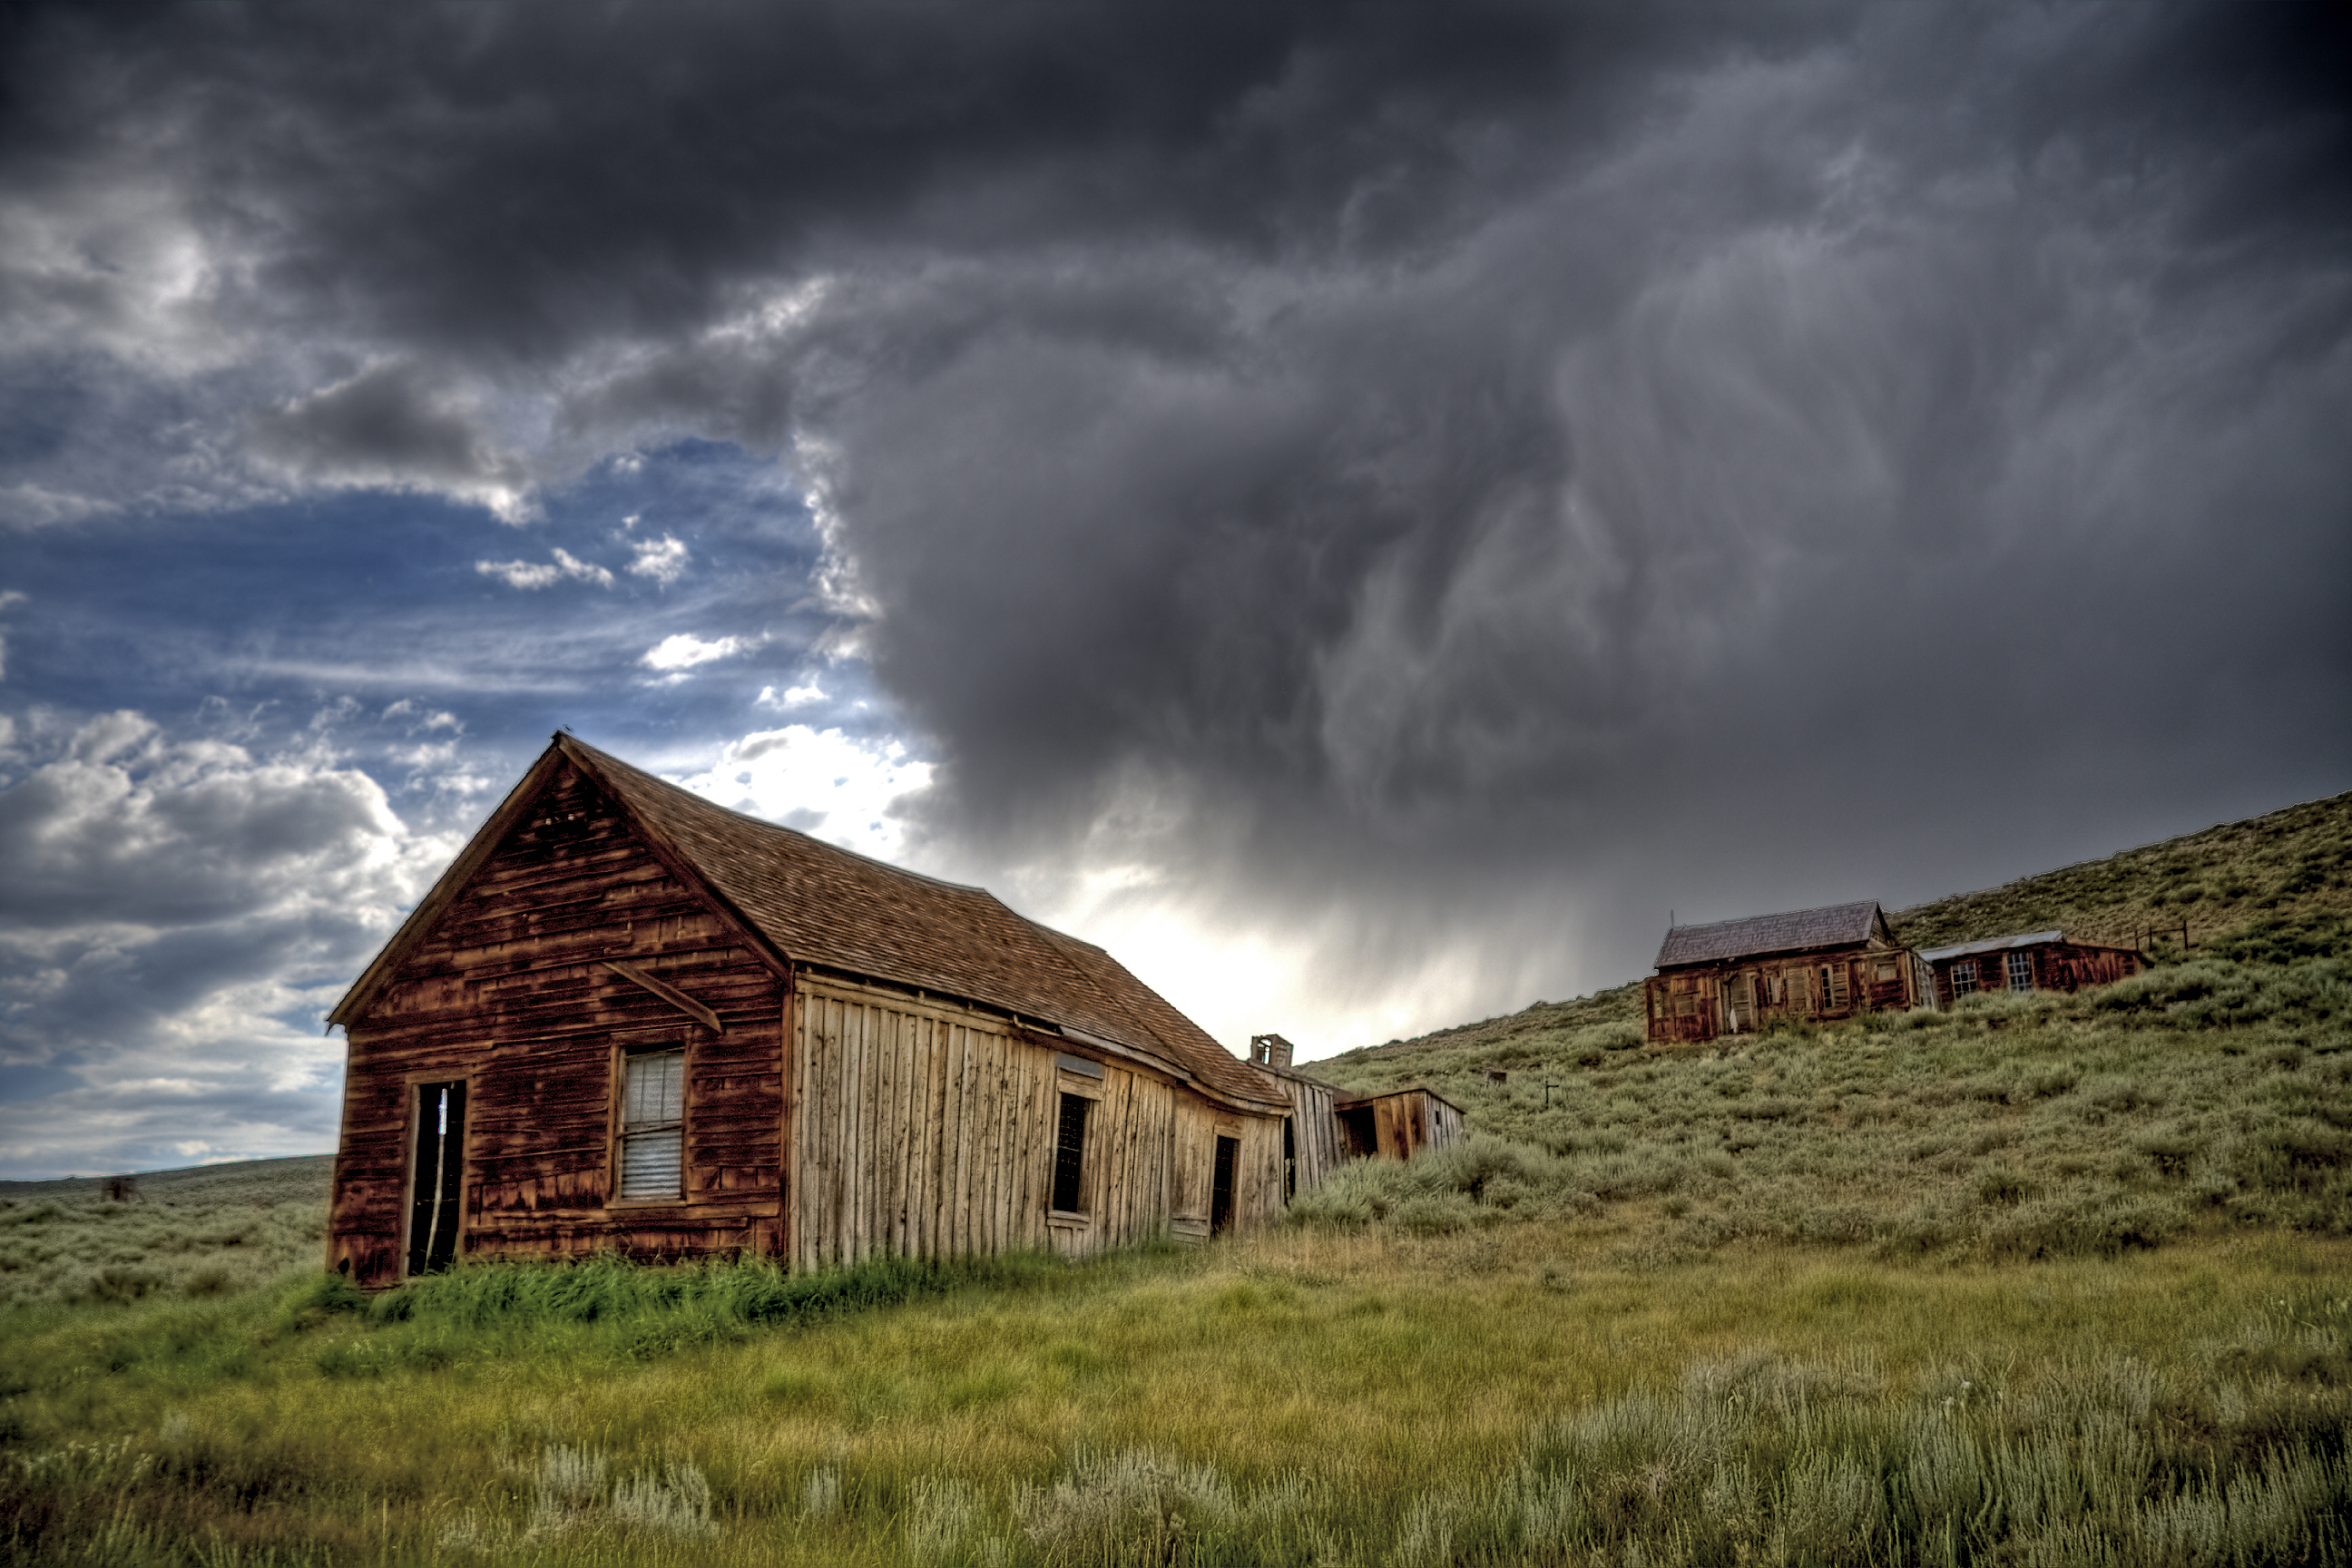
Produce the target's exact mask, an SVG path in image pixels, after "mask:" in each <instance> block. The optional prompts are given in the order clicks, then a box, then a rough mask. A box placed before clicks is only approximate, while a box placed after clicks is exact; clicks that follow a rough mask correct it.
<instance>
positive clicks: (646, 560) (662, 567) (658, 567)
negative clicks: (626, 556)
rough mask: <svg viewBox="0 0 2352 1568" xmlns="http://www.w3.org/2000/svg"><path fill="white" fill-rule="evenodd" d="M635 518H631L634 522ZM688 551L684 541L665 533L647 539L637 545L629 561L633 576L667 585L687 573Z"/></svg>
mask: <svg viewBox="0 0 2352 1568" xmlns="http://www.w3.org/2000/svg"><path fill="white" fill-rule="evenodd" d="M629 521H630V522H632V523H634V522H635V521H637V520H636V519H635V518H634V517H633V518H631V519H629ZM686 562H687V552H686V546H685V544H684V543H682V542H679V541H678V540H677V539H675V538H673V537H671V536H670V535H669V534H667V533H665V534H663V535H662V536H661V538H660V539H659V540H651V539H648V540H645V541H643V542H640V543H639V544H638V545H637V553H636V555H635V558H633V559H632V560H631V561H630V562H629V572H630V574H631V575H633V576H637V577H650V578H652V579H653V580H654V581H655V582H656V583H659V584H662V585H663V586H664V587H667V586H668V585H669V584H672V583H675V582H677V580H678V579H679V578H680V577H683V576H685V575H686Z"/></svg>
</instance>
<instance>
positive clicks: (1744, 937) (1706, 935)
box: [1655, 899, 1894, 969]
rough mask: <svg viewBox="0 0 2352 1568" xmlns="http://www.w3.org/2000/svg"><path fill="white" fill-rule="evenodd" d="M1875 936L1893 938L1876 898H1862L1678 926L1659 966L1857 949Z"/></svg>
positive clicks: (1662, 947)
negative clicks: (1852, 902)
mask: <svg viewBox="0 0 2352 1568" xmlns="http://www.w3.org/2000/svg"><path fill="white" fill-rule="evenodd" d="M1874 936H1878V937H1884V938H1885V939H1886V940H1887V941H1888V942H1892V941H1893V940H1894V937H1893V934H1892V933H1891V932H1889V931H1887V929H1886V917H1885V914H1883V913H1881V912H1880V910H1879V908H1878V900H1875V899H1864V900H1862V901H1861V902H1860V903H1854V904H1830V905H1827V906H1825V907H1823V908H1822V909H1818V910H1790V911H1789V912H1788V913H1786V914H1779V915H1750V916H1748V918H1747V919H1746V920H1738V921H1716V922H1715V923H1714V924H1713V925H1703V926H1675V927H1674V928H1673V929H1672V930H1670V931H1667V932H1666V940H1665V941H1664V942H1663V943H1661V944H1660V945H1659V947H1658V962H1657V963H1656V965H1655V967H1657V968H1659V969H1676V968H1680V967H1682V966H1683V965H1685V964H1691V963H1724V962H1727V961H1728V960H1730V959H1735V958H1764V957H1768V956H1769V955H1770V954H1773V953H1776V952H1806V951H1808V950H1810V949H1812V948H1817V947H1853V946H1855V945H1857V944H1858V943H1862V942H1868V941H1869V940H1870V939H1871V938H1872V937H1874Z"/></svg>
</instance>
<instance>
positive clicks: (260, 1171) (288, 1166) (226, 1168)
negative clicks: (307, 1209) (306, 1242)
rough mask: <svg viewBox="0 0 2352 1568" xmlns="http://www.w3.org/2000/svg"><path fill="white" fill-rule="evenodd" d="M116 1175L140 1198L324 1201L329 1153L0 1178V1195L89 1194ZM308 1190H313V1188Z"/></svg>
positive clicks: (330, 1170)
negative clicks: (161, 1168) (93, 1173)
mask: <svg viewBox="0 0 2352 1568" xmlns="http://www.w3.org/2000/svg"><path fill="white" fill-rule="evenodd" d="M116 1174H122V1175H128V1176H130V1177H131V1180H132V1181H133V1182H134V1183H135V1184H137V1185H136V1189H135V1190H136V1192H137V1194H138V1196H139V1197H140V1198H141V1199H155V1200H160V1201H163V1202H174V1201H177V1202H195V1201H199V1200H201V1201H203V1202H205V1203H233V1202H236V1201H238V1200H240V1199H244V1198H252V1199H254V1200H255V1201H257V1202H278V1203H296V1202H312V1203H324V1202H325V1201H326V1198H327V1187H328V1184H330V1183H331V1182H332V1181H333V1180H334V1175H335V1157H334V1156H333V1155H332V1154H287V1155H279V1156H278V1157H276V1158H273V1159H268V1160H224V1161H222V1162H221V1163H218V1164H214V1165H180V1166H175V1167H173V1168H172V1169H170V1170H164V1171H130V1172H121V1173H110V1174H108V1175H104V1176H58V1177H56V1178H53V1179H51V1180H48V1181H43V1182H0V1198H83V1197H88V1198H94V1197H97V1196H99V1195H100V1189H102V1188H103V1187H104V1186H105V1185H106V1184H107V1183H108V1182H110V1181H111V1180H113V1179H114V1177H115V1175H116ZM312 1189H315V1191H314V1190H312Z"/></svg>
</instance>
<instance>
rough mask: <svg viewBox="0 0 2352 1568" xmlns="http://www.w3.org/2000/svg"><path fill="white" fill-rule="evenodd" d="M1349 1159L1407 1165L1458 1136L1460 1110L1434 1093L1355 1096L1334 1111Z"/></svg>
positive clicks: (1404, 1091) (1393, 1091)
mask: <svg viewBox="0 0 2352 1568" xmlns="http://www.w3.org/2000/svg"><path fill="white" fill-rule="evenodd" d="M1331 1110H1332V1114H1333V1115H1335V1116H1337V1117H1338V1118H1339V1136H1340V1139H1341V1142H1343V1143H1344V1144H1345V1146H1346V1149H1347V1153H1348V1157H1349V1159H1355V1160H1366V1159H1381V1160H1410V1159H1412V1157H1413V1156H1414V1155H1415V1154H1418V1153H1420V1152H1422V1151H1423V1149H1442V1148H1444V1146H1445V1145H1446V1144H1448V1143H1451V1142H1454V1140H1455V1139H1457V1138H1459V1137H1461V1136H1462V1132H1463V1126H1464V1123H1463V1121H1462V1108H1461V1107H1460V1106H1458V1105H1456V1104H1454V1102H1453V1101H1452V1100H1447V1099H1446V1098H1445V1097H1444V1096H1443V1095H1441V1094H1439V1093H1438V1092H1437V1091H1436V1090H1435V1089H1420V1088H1414V1089H1391V1090H1390V1091H1389V1092H1388V1093H1386V1094H1364V1095H1356V1096H1352V1097H1350V1098H1349V1099H1346V1100H1340V1101H1339V1102H1338V1103H1337V1104H1335V1105H1334V1106H1333V1107H1332V1108H1331Z"/></svg>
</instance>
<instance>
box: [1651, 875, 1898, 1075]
mask: <svg viewBox="0 0 2352 1568" xmlns="http://www.w3.org/2000/svg"><path fill="white" fill-rule="evenodd" d="M1656 968H1657V973H1655V974H1654V975H1652V976H1651V978H1650V981H1649V984H1648V1004H1649V1038H1650V1043H1651V1044H1653V1045H1666V1044H1671V1043H1675V1042H1678V1041H1691V1040H1711V1039H1714V1038H1716V1037H1717V1036H1719V1035H1738V1034H1746V1033H1748V1032H1750V1031H1752V1030H1755V1029H1759V1028H1762V1027H1764V1026H1766V1025H1767V1024H1769V1023H1770V1022H1771V1021H1772V1020H1773V1019H1774V1018H1776V1017H1779V1018H1791V1019H1811V1020H1814V1021H1822V1020H1827V1019H1832V1018H1850V1017H1852V1016H1854V1015H1855V1014H1857V1013H1866V1012H1886V1011H1890V1010H1891V1011H1906V1010H1908V1009H1910V1008H1912V1007H1916V1006H1922V1005H1926V1006H1933V1005H1935V1004H1934V998H1935V994H1936V993H1935V986H1934V982H1933V980H1932V978H1931V977H1930V975H1929V974H1928V972H1927V965H1926V963H1923V962H1922V961H1921V959H1920V956H1919V954H1917V953H1916V952H1913V951H1912V950H1911V949H1909V948H1907V947H1905V946H1903V945H1902V944H1901V943H1899V942H1896V941H1895V936H1894V933H1893V931H1890V930H1889V929H1888V927H1887V924H1886V915H1885V911H1883V910H1880V909H1879V907H1878V904H1877V902H1876V900H1863V901H1862V902H1860V903H1853V904H1832V905H1830V906H1828V907H1827V908H1825V909H1818V910H1791V911H1790V912H1788V913H1786V914H1778V915H1754V916H1750V917H1749V918H1748V919H1746V920H1737V921H1717V922H1715V923H1714V924H1712V925H1697V926H1675V927H1674V928H1673V929H1672V930H1670V931H1667V932H1666V940H1665V942H1664V943H1663V944H1662V945H1661V946H1660V947H1659V949H1658V961H1657V964H1656Z"/></svg>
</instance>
